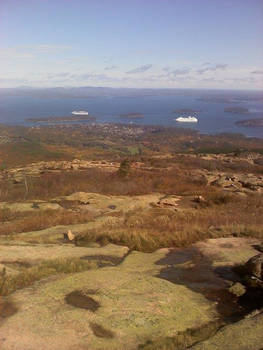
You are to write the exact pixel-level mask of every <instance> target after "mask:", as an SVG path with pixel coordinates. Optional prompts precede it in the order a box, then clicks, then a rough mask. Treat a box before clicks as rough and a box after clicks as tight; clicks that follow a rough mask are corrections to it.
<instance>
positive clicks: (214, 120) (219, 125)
mask: <svg viewBox="0 0 263 350" xmlns="http://www.w3.org/2000/svg"><path fill="white" fill-rule="evenodd" d="M229 106H238V107H244V108H248V109H249V111H250V113H249V114H232V113H226V112H224V108H226V107H229ZM185 108H187V109H194V110H199V111H200V112H198V113H196V114H194V115H195V116H196V117H197V118H198V123H178V122H176V121H175V119H176V118H177V117H179V116H180V115H179V114H176V113H174V112H173V111H174V110H176V109H185ZM73 110H86V111H88V112H89V113H90V115H93V116H95V117H96V118H97V119H96V121H97V122H103V123H109V122H110V123H112V122H113V123H134V124H135V123H136V124H144V125H163V126H173V127H184V128H191V129H194V130H198V131H199V132H200V133H205V134H218V133H239V134H243V135H245V136H247V137H260V138H263V128H262V127H242V126H237V125H235V122H236V121H238V120H243V119H252V118H262V117H263V102H260V101H253V100H250V101H246V100H241V101H238V103H233V104H229V103H222V102H207V101H202V100H199V99H198V98H197V97H196V96H182V95H178V96H142V97H138V96H136V97H96V98H65V97H63V98H48V97H45V98H40V97H29V96H1V97H0V123H4V124H11V125H37V123H32V122H28V121H27V120H26V119H27V118H44V117H51V116H53V117H56V116H70V115H71V112H72V111H73ZM127 113H141V114H143V116H144V117H143V118H142V119H137V120H133V121H132V120H131V119H124V118H120V114H127ZM184 116H186V115H184Z"/></svg>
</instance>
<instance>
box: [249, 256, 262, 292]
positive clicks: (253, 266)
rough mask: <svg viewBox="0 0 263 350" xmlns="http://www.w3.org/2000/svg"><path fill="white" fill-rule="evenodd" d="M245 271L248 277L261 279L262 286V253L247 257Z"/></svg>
mask: <svg viewBox="0 0 263 350" xmlns="http://www.w3.org/2000/svg"><path fill="white" fill-rule="evenodd" d="M245 271H246V273H247V275H248V276H249V277H250V278H252V279H257V280H259V281H261V282H262V286H263V253H261V254H258V255H255V256H253V257H252V258H251V259H249V260H248V261H247V262H246V264H245Z"/></svg>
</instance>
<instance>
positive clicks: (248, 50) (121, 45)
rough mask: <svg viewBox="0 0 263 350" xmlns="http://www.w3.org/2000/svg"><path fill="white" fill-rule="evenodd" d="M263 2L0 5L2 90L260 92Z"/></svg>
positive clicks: (107, 0) (32, 0)
mask: <svg viewBox="0 0 263 350" xmlns="http://www.w3.org/2000/svg"><path fill="white" fill-rule="evenodd" d="M262 38H263V0H1V1H0V86H1V87H16V86H25V85H26V86H37V87H49V86H86V85H89V86H112V87H152V88H162V87H176V88H178V87H179V88H180V87H182V88H234V89H262V88H263V84H262V82H263V39H262Z"/></svg>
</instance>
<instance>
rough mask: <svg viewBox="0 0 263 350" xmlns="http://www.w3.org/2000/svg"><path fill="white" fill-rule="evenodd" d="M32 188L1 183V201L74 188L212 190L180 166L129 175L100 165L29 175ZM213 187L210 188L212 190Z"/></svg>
mask: <svg viewBox="0 0 263 350" xmlns="http://www.w3.org/2000/svg"><path fill="white" fill-rule="evenodd" d="M27 183H28V188H29V191H28V193H27V194H26V193H25V186H24V184H16V185H14V184H10V183H8V182H2V183H1V184H0V200H1V201H23V200H24V199H25V194H26V199H36V198H37V199H50V198H54V197H57V196H65V195H69V194H71V193H73V192H78V191H83V192H95V193H100V194H106V195H107V194H111V195H139V194H147V193H151V192H160V193H167V194H168V193H177V194H196V193H200V194H202V193H204V192H207V191H208V188H207V187H206V186H205V183H204V182H203V181H202V180H200V179H193V177H192V176H191V175H189V174H187V173H184V172H182V171H181V172H179V171H178V170H171V171H167V170H161V171H158V172H154V171H153V172H151V173H149V172H141V171H135V170H133V171H132V172H131V173H130V174H129V176H126V177H123V176H119V173H118V172H116V173H113V174H112V173H111V174H109V173H107V172H105V171H103V170H100V169H89V170H87V171H76V172H61V173H55V174H54V173H47V174H43V175H42V176H41V177H40V178H37V179H36V178H31V179H30V178H28V179H27ZM211 190H212V189H210V191H211Z"/></svg>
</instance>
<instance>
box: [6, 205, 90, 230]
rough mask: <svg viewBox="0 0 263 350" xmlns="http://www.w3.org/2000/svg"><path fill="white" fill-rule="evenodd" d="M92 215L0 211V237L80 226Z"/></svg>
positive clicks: (85, 213) (82, 213)
mask: <svg viewBox="0 0 263 350" xmlns="http://www.w3.org/2000/svg"><path fill="white" fill-rule="evenodd" d="M92 218H93V215H92V214H90V213H89V212H88V211H80V212H74V211H70V210H56V211H54V210H45V211H39V212H25V213H15V212H10V211H8V210H0V221H2V223H3V224H2V225H1V227H0V235H7V234H13V233H20V232H29V231H37V230H42V229H45V228H48V227H52V226H56V225H72V224H81V223H85V222H88V221H90V220H91V219H92Z"/></svg>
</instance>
